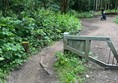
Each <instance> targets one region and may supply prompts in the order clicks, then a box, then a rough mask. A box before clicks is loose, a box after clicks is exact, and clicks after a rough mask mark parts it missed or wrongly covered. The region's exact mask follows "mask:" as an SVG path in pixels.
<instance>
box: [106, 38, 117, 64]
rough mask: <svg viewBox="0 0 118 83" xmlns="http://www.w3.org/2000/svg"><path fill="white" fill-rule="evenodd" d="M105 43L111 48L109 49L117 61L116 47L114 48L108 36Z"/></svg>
mask: <svg viewBox="0 0 118 83" xmlns="http://www.w3.org/2000/svg"><path fill="white" fill-rule="evenodd" d="M107 44H108V46H109V47H110V49H111V51H112V53H113V55H114V57H115V58H116V60H117V62H118V54H117V51H116V49H115V48H114V46H113V43H112V42H111V40H110V38H109V39H108V40H107Z"/></svg>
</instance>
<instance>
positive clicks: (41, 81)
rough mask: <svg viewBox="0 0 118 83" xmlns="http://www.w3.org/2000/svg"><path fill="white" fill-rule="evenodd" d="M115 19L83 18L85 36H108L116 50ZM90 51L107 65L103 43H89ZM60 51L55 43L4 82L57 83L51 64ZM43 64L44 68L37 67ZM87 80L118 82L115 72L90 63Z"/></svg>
mask: <svg viewBox="0 0 118 83" xmlns="http://www.w3.org/2000/svg"><path fill="white" fill-rule="evenodd" d="M114 19H115V16H108V17H107V20H106V21H101V20H100V17H96V18H87V19H82V20H81V21H82V25H83V30H82V31H81V35H84V36H107V37H110V38H111V40H112V42H113V44H114V46H115V48H116V49H118V38H117V37H118V25H117V24H115V23H114ZM91 49H92V51H94V52H95V54H96V56H97V57H98V59H100V60H101V61H104V62H107V60H108V55H109V48H108V46H107V44H106V43H104V42H92V46H91ZM57 51H63V42H62V41H58V42H56V43H55V44H53V45H52V46H48V47H46V48H44V49H42V51H41V52H39V53H38V54H36V55H34V56H32V57H30V58H29V60H28V61H27V62H25V63H24V64H23V65H22V66H21V67H20V69H18V70H16V71H13V72H11V74H10V75H9V76H8V79H7V83H58V78H57V75H56V73H55V72H54V67H53V63H54V62H55V61H56V58H55V56H54V55H55V53H56V52H57ZM40 62H42V64H43V66H44V67H45V69H46V70H47V71H48V73H49V74H50V75H48V73H47V72H46V71H45V70H44V69H43V68H42V67H41V65H40V64H39V63H40ZM87 67H88V69H89V72H87V73H86V75H88V76H89V77H88V78H86V81H85V83H118V71H117V70H104V68H102V67H100V66H98V65H97V64H95V63H92V62H89V63H88V65H87Z"/></svg>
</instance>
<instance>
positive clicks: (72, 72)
mask: <svg viewBox="0 0 118 83" xmlns="http://www.w3.org/2000/svg"><path fill="white" fill-rule="evenodd" d="M56 56H57V61H56V63H55V64H54V65H55V68H56V71H57V74H58V76H59V78H60V83H83V81H84V77H83V74H84V73H85V70H86V69H85V66H84V64H83V63H84V62H83V61H82V60H80V59H79V58H78V57H77V55H75V54H63V53H61V52H59V53H57V54H56Z"/></svg>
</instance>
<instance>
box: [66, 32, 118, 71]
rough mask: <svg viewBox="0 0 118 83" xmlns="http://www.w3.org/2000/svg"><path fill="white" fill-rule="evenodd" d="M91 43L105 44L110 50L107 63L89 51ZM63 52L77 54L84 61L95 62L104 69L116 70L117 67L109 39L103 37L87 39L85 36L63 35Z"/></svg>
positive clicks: (114, 50)
mask: <svg viewBox="0 0 118 83" xmlns="http://www.w3.org/2000/svg"><path fill="white" fill-rule="evenodd" d="M92 41H103V42H107V45H108V47H109V48H110V50H109V54H108V55H107V57H108V59H107V62H105V61H101V60H99V59H97V58H95V55H94V54H93V52H92V51H91V42H92ZM65 50H69V51H71V52H73V53H76V54H78V55H79V56H82V57H85V58H86V59H88V60H91V61H92V62H95V63H97V64H98V65H100V66H102V67H104V68H109V69H118V66H117V63H118V54H117V51H116V49H115V48H114V46H113V43H112V41H111V40H110V38H109V37H103V36H100V37H99V36H95V37H87V36H77V35H69V34H68V33H64V51H65ZM111 53H112V55H111ZM110 61H111V63H110Z"/></svg>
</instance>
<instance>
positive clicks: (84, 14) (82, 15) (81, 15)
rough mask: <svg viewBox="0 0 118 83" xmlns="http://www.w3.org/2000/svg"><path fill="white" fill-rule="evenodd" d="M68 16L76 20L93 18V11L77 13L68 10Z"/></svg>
mask: <svg viewBox="0 0 118 83" xmlns="http://www.w3.org/2000/svg"><path fill="white" fill-rule="evenodd" d="M68 14H70V15H74V16H75V17H77V18H90V17H93V16H94V12H93V11H90V12H77V11H74V10H70V11H69V12H68Z"/></svg>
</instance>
